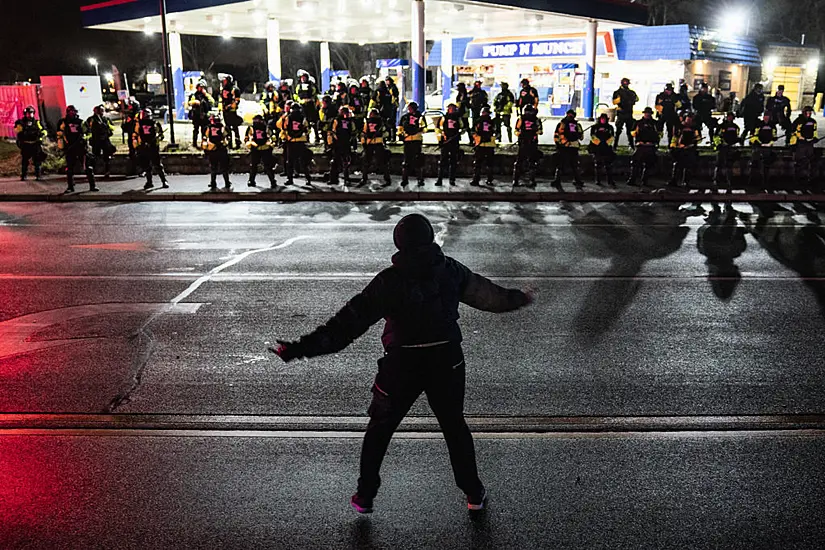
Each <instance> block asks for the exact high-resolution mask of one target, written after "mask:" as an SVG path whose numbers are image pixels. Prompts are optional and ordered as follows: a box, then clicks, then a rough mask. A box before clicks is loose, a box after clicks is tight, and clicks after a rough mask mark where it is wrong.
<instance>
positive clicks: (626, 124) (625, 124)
mask: <svg viewBox="0 0 825 550" xmlns="http://www.w3.org/2000/svg"><path fill="white" fill-rule="evenodd" d="M635 124H636V123H635V122H634V121H633V113H629V114H619V115H617V116H616V139H614V140H613V148H614V149H616V148H618V147H619V138H620V137H622V131H623V130H624V131H625V132H626V133H627V143H628V145H630V147H633V136H632V135H630V132H632V131H633V126H634V125H635Z"/></svg>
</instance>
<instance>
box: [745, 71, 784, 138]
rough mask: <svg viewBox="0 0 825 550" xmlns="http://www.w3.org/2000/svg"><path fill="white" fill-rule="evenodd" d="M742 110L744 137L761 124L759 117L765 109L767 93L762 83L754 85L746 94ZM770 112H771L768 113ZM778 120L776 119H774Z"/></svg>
mask: <svg viewBox="0 0 825 550" xmlns="http://www.w3.org/2000/svg"><path fill="white" fill-rule="evenodd" d="M740 109H741V111H742V118H743V119H744V123H745V124H744V126H745V128H744V130H742V139H745V138H746V137H747V136H749V135H752V134H753V133H754V130H755V129H756V128H757V127H758V126H760V125H761V124H760V120H759V118H760V117H761V116H762V112H763V111H764V110H765V93H764V91H763V87H762V84H759V83H757V84H756V85H754V87H753V90H751V93H749V94H748V95H746V96H745V99H743V100H742V105H741V107H740ZM768 114H770V113H768ZM774 122H776V120H774Z"/></svg>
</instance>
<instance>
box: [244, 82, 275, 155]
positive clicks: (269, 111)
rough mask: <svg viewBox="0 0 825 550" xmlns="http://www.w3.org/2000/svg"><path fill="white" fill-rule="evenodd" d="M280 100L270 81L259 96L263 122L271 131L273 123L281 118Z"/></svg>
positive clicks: (273, 126) (273, 83) (273, 84)
mask: <svg viewBox="0 0 825 550" xmlns="http://www.w3.org/2000/svg"><path fill="white" fill-rule="evenodd" d="M280 100H281V98H280V95H279V94H278V89H277V87H276V86H275V82H273V81H272V80H270V81H269V82H267V83H266V84H265V85H264V92H263V93H262V94H261V109H262V110H263V117H264V122H266V124H267V125H269V127H270V128H273V129H274V128H275V122H277V120H278V118H280V116H281V106H280ZM247 143H248V142H247Z"/></svg>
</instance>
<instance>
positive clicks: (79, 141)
mask: <svg viewBox="0 0 825 550" xmlns="http://www.w3.org/2000/svg"><path fill="white" fill-rule="evenodd" d="M88 131H89V127H88V126H87V125H86V123H85V122H83V121H82V120H81V119H80V117H79V116H77V109H76V108H75V106H74V105H69V106H68V107H66V116H65V117H64V118H61V119H60V120H59V121H58V122H57V147H58V149H60V150H61V151H63V154H64V155H65V156H66V181H67V183H68V187H67V188H66V192H67V193H71V192H73V191H74V171H75V168H76V167H77V165H78V164H79V165H80V166H81V168H82V169H83V170H84V171H85V172H86V178H87V179H88V180H89V191H97V187H96V186H95V171H94V158H93V157H92V156H91V155H90V154H89V151H88V148H87V143H86V134H87V133H88Z"/></svg>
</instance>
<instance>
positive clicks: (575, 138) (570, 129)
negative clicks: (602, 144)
mask: <svg viewBox="0 0 825 550" xmlns="http://www.w3.org/2000/svg"><path fill="white" fill-rule="evenodd" d="M583 138H584V130H582V126H581V124H579V122H578V121H577V120H576V111H574V110H573V109H570V110H569V111H567V114H566V115H565V117H564V118H563V119H561V120H560V121H559V123H558V124H557V125H556V131H555V132H554V133H553V141H554V142H555V144H556V177H555V178H553V181H552V183H551V184H550V185H552V186H553V187H555V188H556V189H559V190H561V176H562V173H563V172H564V170H565V168H569V169H570V171H571V172H572V173H573V179H574V181H575V185H576V187H577V188H581V187H582V186H584V182H583V181H582V177H581V173H580V172H579V146H580V145H581V140H582V139H583Z"/></svg>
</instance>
